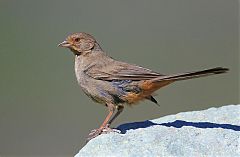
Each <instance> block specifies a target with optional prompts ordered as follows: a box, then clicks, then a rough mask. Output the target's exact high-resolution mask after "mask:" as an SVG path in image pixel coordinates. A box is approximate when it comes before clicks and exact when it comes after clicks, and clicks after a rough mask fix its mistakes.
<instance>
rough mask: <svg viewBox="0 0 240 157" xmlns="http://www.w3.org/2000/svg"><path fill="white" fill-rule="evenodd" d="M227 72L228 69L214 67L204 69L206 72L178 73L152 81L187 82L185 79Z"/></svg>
mask: <svg viewBox="0 0 240 157" xmlns="http://www.w3.org/2000/svg"><path fill="white" fill-rule="evenodd" d="M228 70H229V69H228V68H222V67H216V68H212V69H206V70H201V71H195V72H186V73H180V74H175V75H165V76H160V77H158V78H155V79H153V81H156V82H158V81H179V80H187V79H192V78H198V77H204V76H209V75H215V74H222V73H226V72H227V71H228Z"/></svg>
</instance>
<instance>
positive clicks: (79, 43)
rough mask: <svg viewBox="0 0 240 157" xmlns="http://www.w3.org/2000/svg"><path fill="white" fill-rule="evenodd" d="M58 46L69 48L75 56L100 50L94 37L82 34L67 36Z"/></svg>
mask: <svg viewBox="0 0 240 157" xmlns="http://www.w3.org/2000/svg"><path fill="white" fill-rule="evenodd" d="M58 46H60V47H66V48H69V49H70V50H71V51H72V52H73V53H74V54H75V55H81V54H85V53H88V52H90V51H91V50H101V47H100V46H99V45H98V43H97V41H96V40H95V39H94V37H93V36H91V35H90V34H87V33H83V32H80V33H74V34H71V35H69V36H68V37H67V38H66V39H65V40H64V41H63V42H61V43H60V44H58Z"/></svg>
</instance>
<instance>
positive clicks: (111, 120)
mask: <svg viewBox="0 0 240 157" xmlns="http://www.w3.org/2000/svg"><path fill="white" fill-rule="evenodd" d="M116 108H117V112H116V113H115V114H114V116H113V117H112V118H111V119H110V120H109V121H108V123H107V124H106V126H105V127H104V129H103V130H102V133H109V132H117V133H121V131H119V130H117V129H112V128H110V125H111V124H112V122H113V121H114V120H115V119H116V118H117V117H118V116H119V115H120V113H121V112H122V111H123V109H124V106H122V105H119V106H117V107H116Z"/></svg>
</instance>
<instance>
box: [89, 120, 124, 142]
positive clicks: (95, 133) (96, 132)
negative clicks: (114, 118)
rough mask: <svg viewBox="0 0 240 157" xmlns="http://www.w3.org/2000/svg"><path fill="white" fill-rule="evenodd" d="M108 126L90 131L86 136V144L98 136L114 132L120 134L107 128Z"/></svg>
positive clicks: (118, 131)
mask: <svg viewBox="0 0 240 157" xmlns="http://www.w3.org/2000/svg"><path fill="white" fill-rule="evenodd" d="M109 126H110V125H109V124H107V125H106V126H105V127H101V128H99V129H94V130H92V131H91V132H90V133H89V135H88V138H87V142H88V141H90V140H91V139H93V138H95V137H97V136H98V135H101V134H108V133H110V132H116V133H121V131H120V130H117V129H112V128H110V127H109Z"/></svg>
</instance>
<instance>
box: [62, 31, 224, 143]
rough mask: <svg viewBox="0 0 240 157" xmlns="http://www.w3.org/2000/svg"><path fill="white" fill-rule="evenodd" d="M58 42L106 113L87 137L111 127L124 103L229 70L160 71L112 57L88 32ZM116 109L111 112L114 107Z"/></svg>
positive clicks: (78, 76) (82, 84)
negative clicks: (178, 82)
mask: <svg viewBox="0 0 240 157" xmlns="http://www.w3.org/2000/svg"><path fill="white" fill-rule="evenodd" d="M58 46H61V47H66V48H69V49H70V50H71V51H72V52H73V53H74V55H75V73H76V77H77V81H78V83H79V85H80V86H81V88H82V90H83V91H84V93H85V94H86V95H87V96H89V97H90V98H92V100H94V101H95V102H97V103H100V104H103V105H106V106H107V107H108V110H109V114H108V115H107V117H106V119H105V120H104V122H103V123H102V125H101V126H100V128H99V129H96V130H93V131H92V132H91V133H90V134H89V139H91V138H94V137H96V136H98V135H99V134H101V133H103V132H108V131H111V130H112V129H110V128H109V126H110V124H111V123H112V122H113V121H114V119H115V118H116V117H117V116H118V115H119V114H120V113H121V112H122V111H123V108H124V104H128V105H134V104H137V103H138V102H139V101H141V100H145V99H147V100H150V101H152V102H154V103H156V104H157V101H156V100H155V99H154V98H153V96H152V94H153V93H154V92H155V91H156V90H158V89H160V88H162V87H164V86H166V85H169V84H171V83H173V82H175V81H180V80H187V79H192V78H198V77H203V76H209V75H213V74H221V73H225V72H227V71H228V69H227V68H222V67H217V68H212V69H206V70H201V71H194V72H185V73H179V74H173V75H163V74H160V73H157V72H154V71H152V70H150V69H147V68H143V67H141V66H137V65H133V64H128V63H124V62H120V61H117V60H114V59H113V58H111V57H109V56H107V55H106V53H105V52H104V51H103V50H102V49H101V47H100V45H99V44H98V43H97V41H96V40H95V39H94V37H92V36H91V35H89V34H87V33H82V32H81V33H74V34H71V35H69V36H68V37H67V38H66V40H65V41H63V42H62V43H60V44H59V45H58ZM115 110H117V112H116V113H115V115H113V114H114V111H115Z"/></svg>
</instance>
